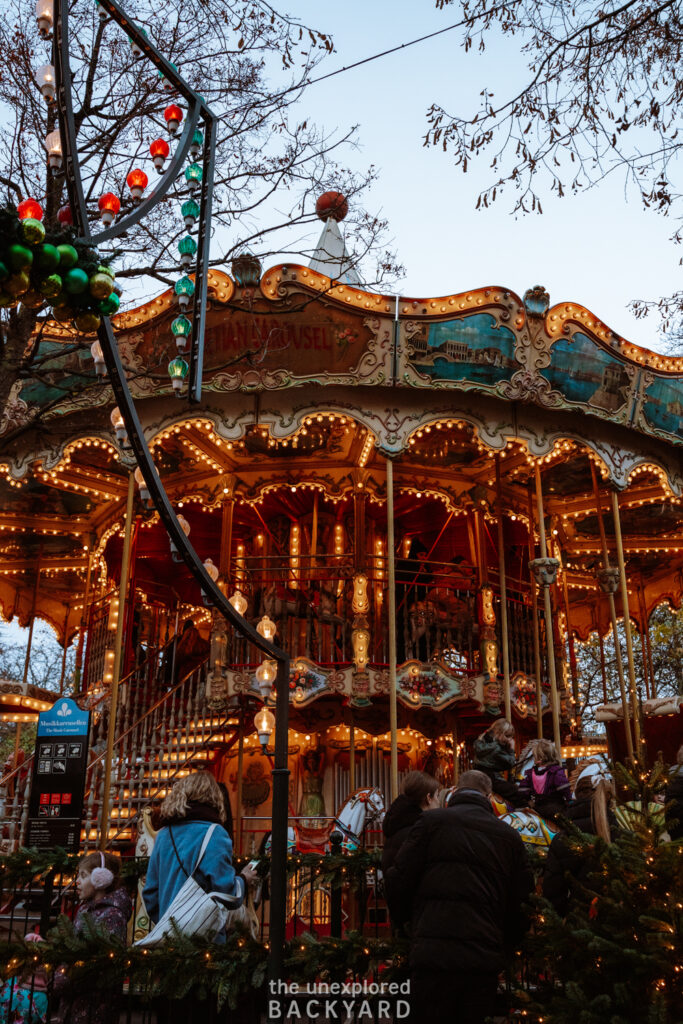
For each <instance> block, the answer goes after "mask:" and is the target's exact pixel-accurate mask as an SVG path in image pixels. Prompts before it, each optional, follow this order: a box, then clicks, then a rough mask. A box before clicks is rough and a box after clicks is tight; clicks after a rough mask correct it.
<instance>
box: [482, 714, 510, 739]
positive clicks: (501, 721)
mask: <svg viewBox="0 0 683 1024" xmlns="http://www.w3.org/2000/svg"><path fill="white" fill-rule="evenodd" d="M486 732H490V733H491V735H492V736H493V738H494V739H496V740H500V739H508V737H512V739H514V738H515V729H514V726H513V724H512V722H508V720H507V718H497V719H496V720H495V722H494V723H493V725H490V726H489V727H488V729H487V730H486ZM483 735H486V733H484V734H483Z"/></svg>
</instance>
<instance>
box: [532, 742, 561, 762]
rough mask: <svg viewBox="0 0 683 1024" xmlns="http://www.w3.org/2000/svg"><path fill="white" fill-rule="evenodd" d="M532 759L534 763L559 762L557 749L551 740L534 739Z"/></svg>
mask: <svg viewBox="0 0 683 1024" xmlns="http://www.w3.org/2000/svg"><path fill="white" fill-rule="evenodd" d="M534 761H535V762H536V764H559V763H560V762H559V761H558V758H557V750H556V748H555V744H554V743H553V742H552V740H545V739H542V740H536V742H535V744H534Z"/></svg>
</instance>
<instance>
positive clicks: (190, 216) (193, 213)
mask: <svg viewBox="0 0 683 1024" xmlns="http://www.w3.org/2000/svg"><path fill="white" fill-rule="evenodd" d="M180 212H181V213H182V215H183V219H184V221H185V227H186V228H187V230H188V231H191V230H192V228H193V227H194V223H195V221H196V219H197V217H198V216H199V203H196V202H195V201H194V199H188V200H187V202H186V203H183V205H182V206H181V207H180Z"/></svg>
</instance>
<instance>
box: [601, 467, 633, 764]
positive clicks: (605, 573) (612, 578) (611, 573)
mask: <svg viewBox="0 0 683 1024" xmlns="http://www.w3.org/2000/svg"><path fill="white" fill-rule="evenodd" d="M591 476H592V478H593V493H594V494H595V505H596V509H597V513H598V528H599V530H600V544H601V546H602V569H598V571H597V573H596V575H597V579H598V583H599V584H600V589H601V590H602V592H603V594H606V595H607V600H608V601H609V612H610V619H611V622H612V637H613V640H614V660H615V662H616V665H617V675H618V677H619V692H620V696H621V707H622V710H623V713H624V731H625V734H626V750H627V752H628V757H629V760H630V761H633V737H632V734H631V725H630V721H629V712H628V701H627V699H626V683H625V679H624V666H623V664H622V661H621V646H620V644H619V629H618V623H617V609H616V605H615V603H614V595H615V594H616V592H617V587H618V586H619V570H618V569H614V568H612V567H611V566H610V564H609V552H608V550H607V537H606V535H605V524H604V522H603V519H602V504H601V502H600V489H599V487H598V477H597V473H596V472H595V465H594V464H593V463H592V462H591Z"/></svg>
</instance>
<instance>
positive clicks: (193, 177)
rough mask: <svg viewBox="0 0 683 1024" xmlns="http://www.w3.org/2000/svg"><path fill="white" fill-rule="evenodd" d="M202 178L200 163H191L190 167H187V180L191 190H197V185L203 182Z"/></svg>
mask: <svg viewBox="0 0 683 1024" xmlns="http://www.w3.org/2000/svg"><path fill="white" fill-rule="evenodd" d="M201 180H202V169H201V167H200V166H199V164H190V166H189V167H186V168H185V181H186V182H187V184H188V187H189V189H190V192H192V193H194V192H196V190H197V187H198V186H199V185H200V184H201Z"/></svg>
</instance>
